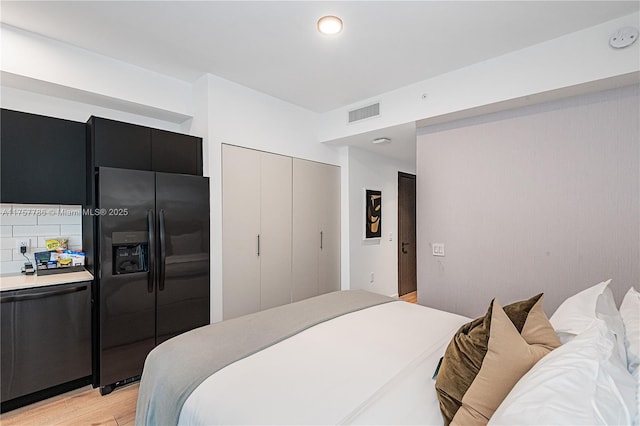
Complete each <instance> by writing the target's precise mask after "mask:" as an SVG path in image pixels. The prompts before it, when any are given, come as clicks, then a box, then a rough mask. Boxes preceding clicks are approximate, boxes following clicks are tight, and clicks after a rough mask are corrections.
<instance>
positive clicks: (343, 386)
mask: <svg viewBox="0 0 640 426" xmlns="http://www.w3.org/2000/svg"><path fill="white" fill-rule="evenodd" d="M467 321H469V318H466V317H463V316H460V315H455V314H452V313H448V312H444V311H439V310H435V309H431V308H426V307H423V306H419V305H414V304H410V303H406V302H402V301H397V302H391V303H386V304H383V305H378V306H374V307H371V308H368V309H364V310H361V311H358V312H353V313H350V314H346V315H343V316H341V317H338V318H335V319H332V320H330V321H327V322H324V323H321V324H319V325H316V326H314V327H312V328H310V329H307V330H305V331H303V332H301V333H299V334H297V335H295V336H293V337H290V338H289V339H287V340H284V341H282V342H280V343H277V344H275V345H273V346H271V347H269V348H267V349H264V350H262V351H260V352H258V353H255V354H253V355H251V356H249V357H247V358H245V359H242V360H240V361H237V362H235V363H233V364H231V365H229V366H227V367H225V368H223V369H222V370H220V371H218V372H217V373H215V374H213V375H212V376H210V377H209V378H208V379H206V380H205V381H204V382H203V383H202V384H200V386H198V387H197V388H196V389H195V390H194V391H193V393H192V394H191V395H190V396H189V398H188V399H187V401H186V402H185V404H184V406H183V408H182V412H181V414H180V420H179V424H183V425H188V424H201V425H204V424H206V425H215V424H376V423H377V424H390V423H395V424H418V423H419V424H442V417H441V416H440V410H439V407H438V400H437V397H436V393H435V389H434V382H433V380H432V379H431V377H432V375H433V372H434V370H435V368H436V366H437V364H438V360H439V359H440V357H441V356H442V355H443V354H444V351H445V349H446V346H447V344H448V343H449V341H450V340H451V336H452V335H453V333H454V332H455V331H456V330H457V329H458V328H459V327H460V326H461V325H462V324H464V323H465V322H467Z"/></svg>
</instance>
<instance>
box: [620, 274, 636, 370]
mask: <svg viewBox="0 0 640 426" xmlns="http://www.w3.org/2000/svg"><path fill="white" fill-rule="evenodd" d="M620 316H621V317H622V322H623V323H624V328H625V330H626V333H625V342H624V343H625V347H626V349H627V365H628V367H629V371H630V372H631V373H633V372H634V371H636V370H638V369H640V368H639V367H640V293H638V292H637V291H636V289H635V288H633V287H631V288H630V289H629V291H627V294H625V295H624V299H622V304H621V305H620Z"/></svg>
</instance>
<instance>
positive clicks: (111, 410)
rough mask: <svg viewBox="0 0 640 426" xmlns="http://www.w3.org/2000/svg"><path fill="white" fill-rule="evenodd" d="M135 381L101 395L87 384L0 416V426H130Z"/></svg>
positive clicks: (135, 387) (133, 421)
mask: <svg viewBox="0 0 640 426" xmlns="http://www.w3.org/2000/svg"><path fill="white" fill-rule="evenodd" d="M138 386H139V383H134V384H131V385H128V386H125V387H122V388H119V389H116V390H115V391H113V392H111V393H110V394H109V395H105V396H101V395H100V391H99V390H98V389H92V388H91V387H90V386H87V387H83V388H80V389H76V390H74V391H71V392H67V393H65V394H62V395H58V396H55V397H53V398H49V399H46V400H44V401H40V402H37V403H35V404H32V405H28V406H26V407H22V408H18V409H16V410H13V411H9V412H8V413H4V414H2V415H0V424H1V425H2V426H14V425H15V426H31V425H33V426H35V425H43V426H44V425H47V426H54V425H73V426H76V425H77V426H85V425H96V426H98V425H100V426H102V425H109V426H124V425H127V426H133V425H134V423H135V417H136V402H137V400H138Z"/></svg>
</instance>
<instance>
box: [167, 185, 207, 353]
mask: <svg viewBox="0 0 640 426" xmlns="http://www.w3.org/2000/svg"><path fill="white" fill-rule="evenodd" d="M156 215H157V222H158V226H157V229H158V235H157V238H156V239H157V242H158V251H157V253H158V270H157V276H158V293H157V312H158V315H157V344H160V343H162V342H164V341H165V340H167V339H169V338H171V337H173V336H176V335H178V334H180V333H183V332H185V331H188V330H191V329H193V328H196V327H200V326H203V325H206V324H209V322H210V321H209V294H210V280H209V178H206V177H200V176H190V175H179V174H170V173H156Z"/></svg>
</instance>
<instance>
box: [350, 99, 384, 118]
mask: <svg viewBox="0 0 640 426" xmlns="http://www.w3.org/2000/svg"><path fill="white" fill-rule="evenodd" d="M378 115H380V102H376V103H375V104H371V105H367V106H366V107H362V108H358V109H354V110H353V111H349V123H354V122H356V121H360V120H364V119H365V118H371V117H377V116H378Z"/></svg>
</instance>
